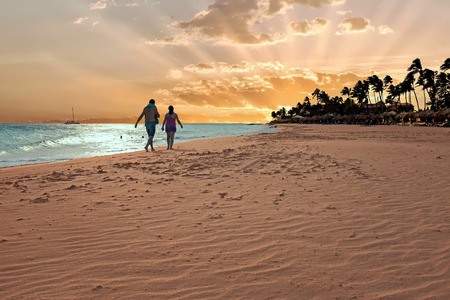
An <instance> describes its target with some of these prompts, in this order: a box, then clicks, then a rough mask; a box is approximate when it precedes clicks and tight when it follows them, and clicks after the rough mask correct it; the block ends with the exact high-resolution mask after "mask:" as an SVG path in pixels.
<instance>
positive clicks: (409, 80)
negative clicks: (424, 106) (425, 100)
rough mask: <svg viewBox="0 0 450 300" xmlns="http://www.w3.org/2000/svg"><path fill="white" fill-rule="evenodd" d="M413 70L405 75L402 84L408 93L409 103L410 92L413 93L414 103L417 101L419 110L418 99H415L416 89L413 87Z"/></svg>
mask: <svg viewBox="0 0 450 300" xmlns="http://www.w3.org/2000/svg"><path fill="white" fill-rule="evenodd" d="M414 81H415V79H414V71H411V72H409V73H408V74H407V75H406V77H405V80H403V85H404V87H405V91H407V92H408V93H409V104H412V103H411V92H413V93H414V96H415V97H416V103H417V110H419V100H418V99H417V94H416V90H415V88H414Z"/></svg>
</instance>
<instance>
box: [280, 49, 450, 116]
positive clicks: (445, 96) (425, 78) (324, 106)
mask: <svg viewBox="0 0 450 300" xmlns="http://www.w3.org/2000/svg"><path fill="white" fill-rule="evenodd" d="M440 70H441V72H438V71H433V70H430V69H423V68H422V63H421V61H420V59H419V58H416V59H415V60H413V61H412V63H411V66H410V67H409V68H408V69H407V71H408V73H407V74H406V76H405V79H404V80H403V81H402V82H399V83H398V84H394V80H393V79H392V77H391V76H389V75H387V76H385V77H384V78H383V79H381V78H379V77H378V76H377V75H372V76H370V77H368V78H367V79H366V80H359V81H358V82H357V83H356V84H355V85H354V86H353V87H352V88H350V87H344V88H343V89H342V90H341V95H342V96H343V97H345V96H346V97H347V98H346V100H344V99H343V98H342V97H340V96H335V97H330V96H329V95H328V94H327V93H326V92H325V91H322V90H320V89H315V90H314V92H313V93H312V94H311V96H312V98H313V99H316V101H317V104H315V105H312V104H311V99H310V98H309V97H308V96H307V97H305V99H304V101H303V103H300V102H298V103H297V106H295V107H293V108H291V109H290V110H289V111H286V109H285V108H284V107H283V108H281V109H280V110H278V111H273V112H272V118H274V119H276V118H281V119H284V118H286V117H293V116H294V115H299V116H305V115H323V114H330V113H332V114H358V113H364V107H367V104H372V100H373V104H375V105H376V110H377V111H379V112H381V111H383V110H386V104H391V105H392V104H395V107H397V110H399V109H398V107H399V106H400V105H399V103H401V101H402V96H403V99H404V102H406V103H407V104H408V105H404V106H400V107H403V109H404V108H406V109H407V110H410V109H412V110H413V109H414V106H413V104H412V95H414V99H415V104H416V110H417V111H420V110H421V107H420V104H419V99H418V97H417V93H416V88H418V87H422V92H423V106H422V108H423V109H431V110H433V111H435V110H437V109H442V108H450V73H447V71H448V70H450V58H447V59H446V60H445V62H444V64H443V65H442V66H441V67H440ZM371 92H372V98H371V95H370V94H371ZM384 92H386V93H387V96H386V97H384ZM401 109H402V108H400V110H401Z"/></svg>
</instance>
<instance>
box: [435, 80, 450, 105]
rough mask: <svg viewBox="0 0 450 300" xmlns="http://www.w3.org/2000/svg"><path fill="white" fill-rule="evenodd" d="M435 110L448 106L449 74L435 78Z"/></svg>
mask: <svg viewBox="0 0 450 300" xmlns="http://www.w3.org/2000/svg"><path fill="white" fill-rule="evenodd" d="M436 96H437V102H436V106H437V108H445V107H449V106H450V105H449V104H450V74H446V73H444V72H441V73H439V74H438V75H437V76H436Z"/></svg>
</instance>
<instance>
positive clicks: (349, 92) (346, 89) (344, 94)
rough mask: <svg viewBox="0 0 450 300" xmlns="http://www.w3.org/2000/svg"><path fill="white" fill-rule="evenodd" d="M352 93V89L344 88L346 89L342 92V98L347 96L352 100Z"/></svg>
mask: <svg viewBox="0 0 450 300" xmlns="http://www.w3.org/2000/svg"><path fill="white" fill-rule="evenodd" d="M351 93H352V89H351V88H348V87H346V86H344V88H343V89H342V90H341V95H342V96H347V99H348V98H350V94H351Z"/></svg>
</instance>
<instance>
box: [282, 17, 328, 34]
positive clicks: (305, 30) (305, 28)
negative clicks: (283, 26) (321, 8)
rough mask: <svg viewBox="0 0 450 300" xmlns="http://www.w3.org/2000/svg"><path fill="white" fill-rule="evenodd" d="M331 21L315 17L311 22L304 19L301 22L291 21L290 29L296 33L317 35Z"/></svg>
mask: <svg viewBox="0 0 450 300" xmlns="http://www.w3.org/2000/svg"><path fill="white" fill-rule="evenodd" d="M329 23H330V21H328V20H325V19H322V18H315V19H314V20H312V21H311V22H309V21H308V20H303V21H301V22H294V23H291V24H289V29H290V30H291V32H292V34H294V35H302V36H308V35H315V34H318V33H321V32H323V31H324V29H325V27H326V26H327V25H328V24H329Z"/></svg>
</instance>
